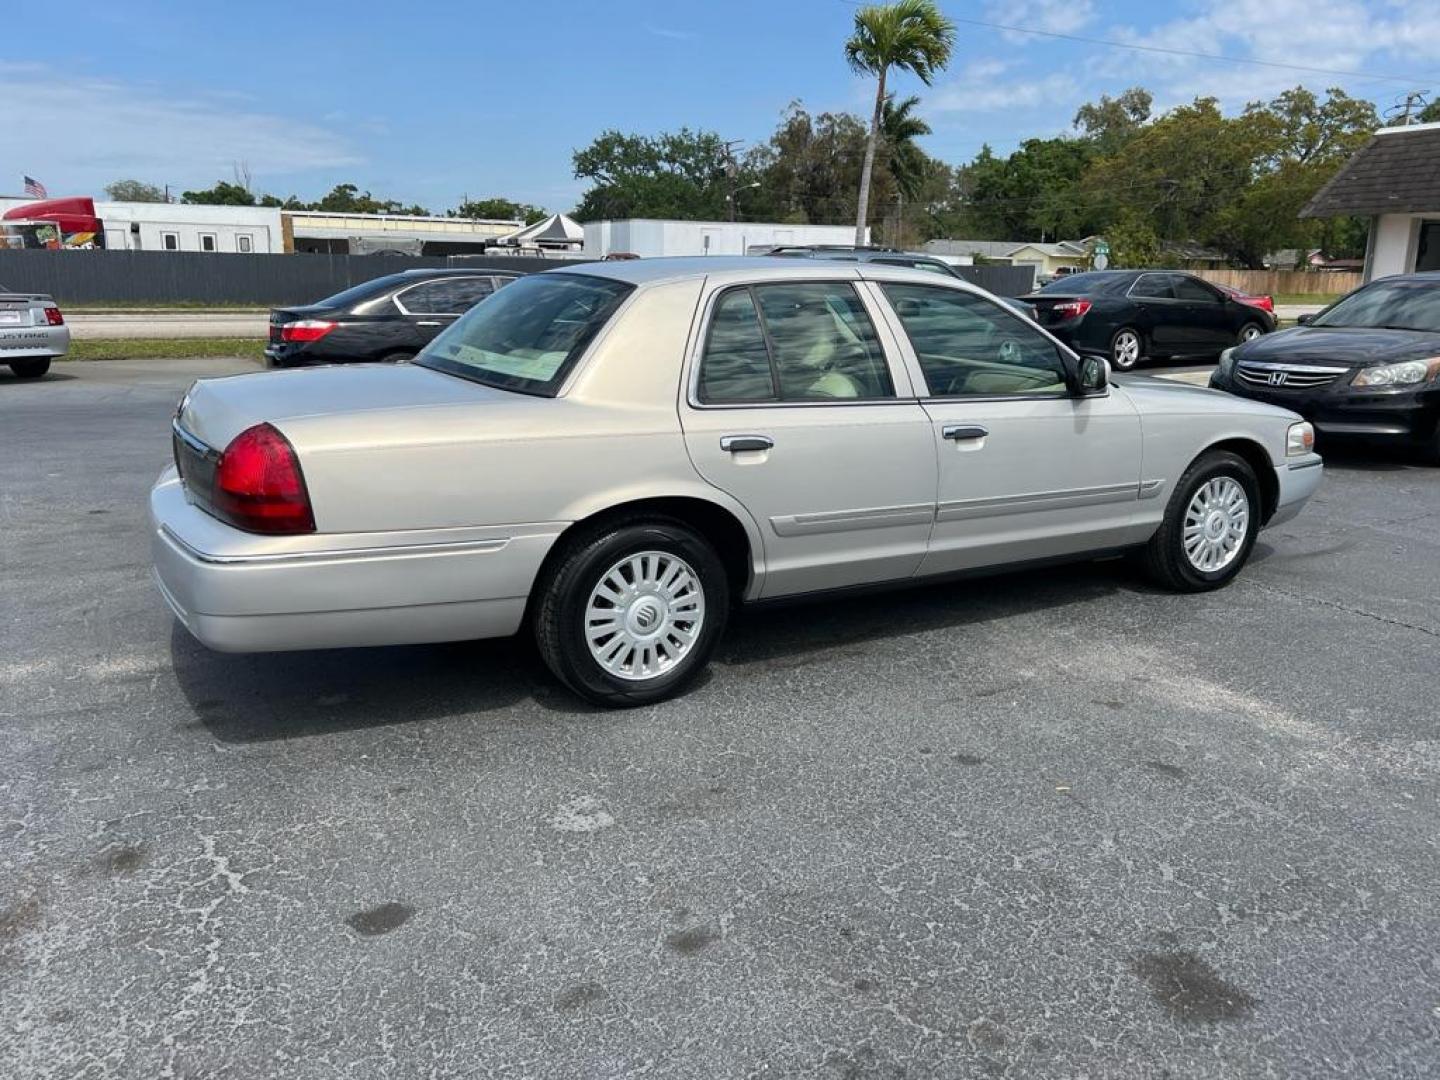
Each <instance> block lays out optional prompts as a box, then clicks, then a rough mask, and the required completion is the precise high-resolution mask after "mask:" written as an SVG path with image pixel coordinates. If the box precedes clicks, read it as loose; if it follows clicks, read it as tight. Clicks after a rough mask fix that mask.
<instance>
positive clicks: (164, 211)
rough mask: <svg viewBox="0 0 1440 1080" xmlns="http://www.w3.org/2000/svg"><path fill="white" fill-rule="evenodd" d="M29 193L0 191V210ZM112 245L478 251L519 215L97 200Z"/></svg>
mask: <svg viewBox="0 0 1440 1080" xmlns="http://www.w3.org/2000/svg"><path fill="white" fill-rule="evenodd" d="M35 201H36V200H35V199H30V198H11V197H3V196H0V213H4V212H5V211H7V210H10V209H12V208H14V207H17V206H26V205H29V204H32V203H34V202H35ZM95 216H96V217H98V218H99V219H100V220H101V221H102V222H103V223H104V229H105V246H106V247H107V248H108V249H110V250H111V251H216V252H229V253H232V254H234V253H239V254H271V255H281V254H287V253H289V252H294V251H299V252H326V253H334V254H341V255H344V254H351V253H356V254H359V253H364V252H370V251H377V250H399V251H405V252H407V253H409V254H415V255H421V254H424V255H453V254H463V253H466V252H481V251H483V250H484V247H485V245H486V244H487V243H489V242H490V241H493V240H494V239H495V238H496V237H500V236H505V235H506V234H508V233H512V232H514V231H515V230H516V229H518V228H519V227H520V226H521V225H522V224H523V222H519V221H493V220H488V219H481V218H450V217H437V216H420V215H415V214H339V213H330V212H326V211H320V210H281V209H279V208H278V207H270V206H200V205H195V204H192V203H143V202H97V203H96V204H95Z"/></svg>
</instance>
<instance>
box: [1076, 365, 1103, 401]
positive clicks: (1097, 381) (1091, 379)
mask: <svg viewBox="0 0 1440 1080" xmlns="http://www.w3.org/2000/svg"><path fill="white" fill-rule="evenodd" d="M1075 381H1076V383H1077V384H1078V385H1079V387H1080V393H1082V394H1099V393H1102V392H1104V390H1105V388H1106V387H1107V386H1109V385H1110V361H1108V360H1106V359H1105V358H1104V357H1103V356H1082V357H1081V358H1080V366H1079V369H1078V371H1077V373H1076V380H1075Z"/></svg>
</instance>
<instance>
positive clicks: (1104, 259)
mask: <svg viewBox="0 0 1440 1080" xmlns="http://www.w3.org/2000/svg"><path fill="white" fill-rule="evenodd" d="M1109 265H1110V256H1109V255H1106V254H1105V253H1104V252H1103V251H1101V252H1097V253H1096V255H1095V269H1096V270H1104V269H1105V268H1106V267H1107V266H1109Z"/></svg>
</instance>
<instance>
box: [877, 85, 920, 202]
mask: <svg viewBox="0 0 1440 1080" xmlns="http://www.w3.org/2000/svg"><path fill="white" fill-rule="evenodd" d="M919 104H920V99H919V98H918V97H913V96H912V97H907V98H906V99H905V100H904V101H902V102H900V103H899V104H898V105H897V104H896V103H895V95H894V94H888V95H886V97H885V105H884V108H883V110H882V113H881V116H880V135H881V137H882V138H883V139H884V140H885V155H886V163H887V164H888V165H889V168H890V175H891V176H892V177H894V179H895V186H896V187H897V188H899V189H900V194H902V195H904V196H905V198H907V199H913V198H915V196H917V195H918V194H920V186H921V185H922V184H923V183H924V182H925V171H926V165H927V162H926V160H925V151H924V150H921V149H920V147H919V146H918V145H916V143H915V140H916V139H918V138H919V137H920V136H922V135H929V134H930V125H929V124H927V123H926V122H925V121H924V120H921V119H920V117H918V116H916V115H915V112H914V110H915V107H916V106H917V105H919Z"/></svg>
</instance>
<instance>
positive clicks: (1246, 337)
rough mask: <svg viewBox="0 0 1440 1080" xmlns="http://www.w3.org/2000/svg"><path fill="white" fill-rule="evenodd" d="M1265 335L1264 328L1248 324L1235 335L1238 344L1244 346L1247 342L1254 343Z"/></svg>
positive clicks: (1256, 324)
mask: <svg viewBox="0 0 1440 1080" xmlns="http://www.w3.org/2000/svg"><path fill="white" fill-rule="evenodd" d="M1264 333H1265V328H1264V327H1263V326H1261V325H1260V324H1259V323H1253V322H1249V323H1246V324H1245V325H1244V326H1242V327H1241V328H1240V333H1238V334H1236V335H1235V340H1236V342H1237V343H1238V344H1241V345H1244V344H1245V343H1246V342H1247V341H1254V340H1255V339H1256V338H1258V337H1260V336H1261V335H1262V334H1264Z"/></svg>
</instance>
